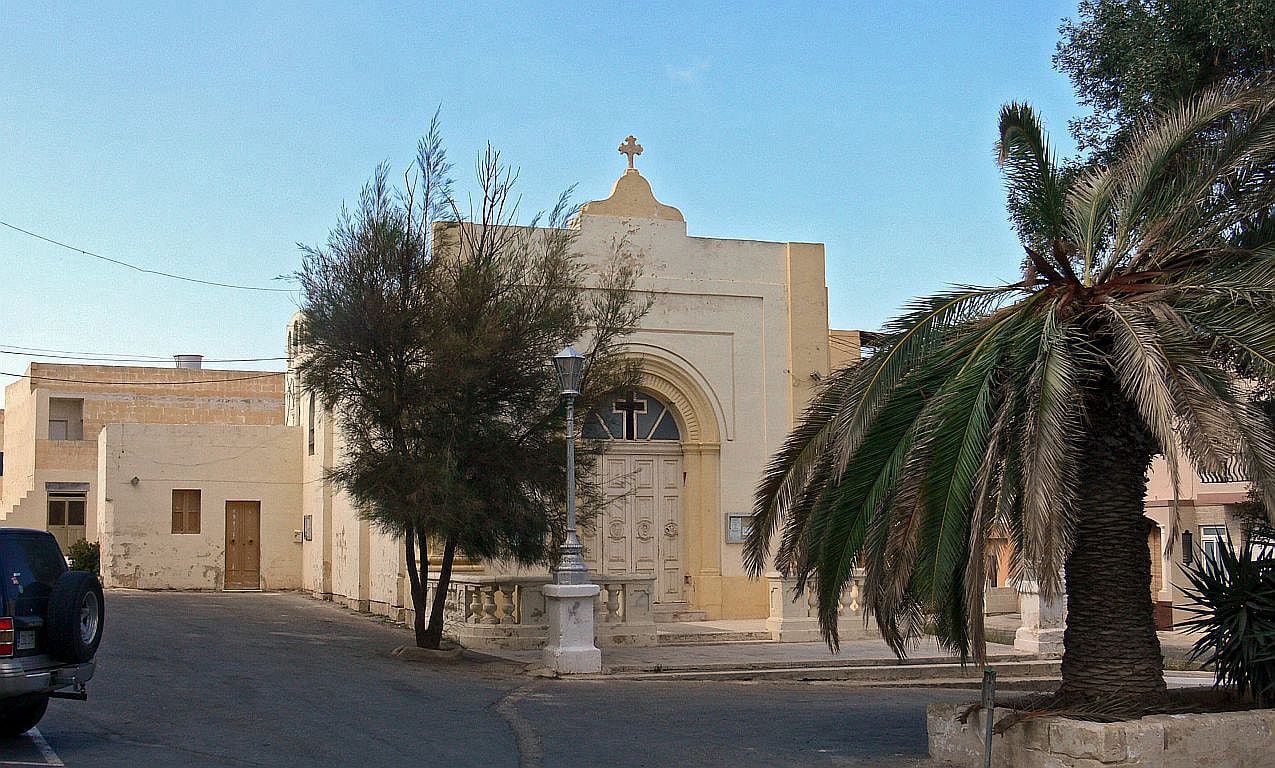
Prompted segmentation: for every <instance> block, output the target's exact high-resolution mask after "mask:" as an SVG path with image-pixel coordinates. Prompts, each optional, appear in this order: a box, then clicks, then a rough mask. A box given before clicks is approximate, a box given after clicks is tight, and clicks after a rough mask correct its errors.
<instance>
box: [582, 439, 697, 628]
mask: <svg viewBox="0 0 1275 768" xmlns="http://www.w3.org/2000/svg"><path fill="white" fill-rule="evenodd" d="M598 471H599V472H600V473H601V477H600V478H599V480H600V481H601V484H602V489H603V493H604V500H605V505H604V507H603V510H602V512H601V514H599V515H598V518H597V520H595V521H594V525H593V530H592V531H586V532H585V536H584V542H583V543H584V546H585V553H584V554H585V562H587V563H588V565H589V569H590V570H591V571H594V572H595V573H597V574H599V575H601V576H606V575H623V574H636V575H641V576H648V577H649V576H653V577H654V578H655V594H654V596H653V597H654V600H655V602H657V603H664V602H679V601H682V600H685V599H686V597H685V588H684V586H683V580H684V573H685V569H684V565H683V563H684V559H685V556H684V555H683V551H682V550H683V538H684V537H683V528H684V526H683V520H682V477H683V476H682V454H681V450H680V446H677V445H670V446H667V447H665V446H644V449H643V450H641V451H640V452H638V451H632V450H624V449H623V448H619V447H618V446H617V448H615V449H613V450H612V452H608V453H606V454H604V455H603V456H602V458H601V460H600V461H599V462H598Z"/></svg>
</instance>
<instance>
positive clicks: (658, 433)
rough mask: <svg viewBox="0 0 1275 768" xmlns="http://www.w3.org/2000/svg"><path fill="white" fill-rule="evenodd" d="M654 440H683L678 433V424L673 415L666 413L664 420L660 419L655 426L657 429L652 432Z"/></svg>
mask: <svg viewBox="0 0 1275 768" xmlns="http://www.w3.org/2000/svg"><path fill="white" fill-rule="evenodd" d="M651 439H652V440H681V439H682V436H681V434H679V433H678V431H677V422H676V421H674V420H673V414H672V413H670V412H668V411H667V410H666V411H664V418H662V419H660V421H659V423H658V424H656V425H655V429H654V430H652V431H651Z"/></svg>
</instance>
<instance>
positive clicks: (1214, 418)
mask: <svg viewBox="0 0 1275 768" xmlns="http://www.w3.org/2000/svg"><path fill="white" fill-rule="evenodd" d="M1273 110H1275V84H1272V82H1271V81H1257V82H1249V83H1245V84H1240V85H1233V86H1228V87H1225V88H1219V89H1214V90H1210V91H1207V92H1204V93H1202V94H1201V95H1199V96H1198V97H1197V98H1195V99H1193V100H1191V101H1190V102H1189V103H1186V104H1183V105H1181V106H1179V107H1178V108H1176V109H1174V110H1172V111H1171V112H1168V113H1166V114H1163V115H1161V116H1159V117H1158V119H1156V120H1154V121H1152V122H1149V123H1147V124H1146V125H1144V126H1143V128H1142V130H1141V131H1140V132H1139V134H1138V136H1137V137H1136V139H1135V140H1133V141H1131V142H1130V143H1129V144H1128V146H1127V148H1126V149H1125V150H1124V151H1123V152H1122V153H1121V155H1120V157H1119V158H1118V160H1117V161H1116V162H1115V163H1113V164H1111V165H1108V166H1102V167H1097V168H1093V169H1090V170H1087V171H1083V172H1080V173H1076V174H1068V173H1066V172H1064V170H1063V169H1062V167H1060V165H1059V164H1058V162H1057V161H1056V159H1055V157H1054V154H1053V152H1052V150H1051V149H1050V147H1049V145H1048V143H1047V141H1046V138H1045V135H1044V132H1043V130H1042V128H1041V125H1040V121H1039V120H1038V119H1037V117H1036V114H1035V112H1034V111H1033V110H1032V109H1031V108H1030V107H1029V106H1026V105H1023V104H1010V105H1008V106H1006V107H1005V108H1004V110H1003V111H1002V114H1001V120H1000V135H1001V138H1000V142H999V146H998V151H999V160H1000V163H1001V165H1002V168H1003V170H1004V173H1005V178H1006V184H1007V188H1008V198H1009V211H1010V214H1011V218H1012V220H1013V222H1014V225H1015V227H1016V229H1017V231H1018V234H1019V236H1020V239H1021V241H1022V244H1023V247H1024V249H1025V252H1026V259H1025V261H1024V264H1023V267H1024V274H1023V279H1022V280H1021V281H1019V282H1016V283H1013V284H1010V285H1002V286H994V287H962V288H957V289H954V290H951V291H948V292H946V293H942V294H939V295H936V296H931V297H928V298H923V299H920V300H918V301H916V302H915V303H914V304H913V305H912V306H911V307H910V309H909V311H908V312H907V313H906V314H904V315H903V316H901V317H899V318H898V319H896V320H894V321H892V322H890V323H889V324H888V325H887V326H886V328H885V329H884V332H883V335H882V342H881V346H880V347H879V348H878V349H877V350H876V352H875V354H873V355H872V356H871V357H868V358H867V359H865V360H864V361H862V362H861V363H859V364H858V365H856V366H853V367H849V368H846V369H844V370H841V371H839V372H836V373H834V374H833V375H832V376H830V377H829V378H828V380H827V381H826V384H825V386H824V387H823V388H822V390H821V391H820V392H819V393H818V394H817V395H816V396H815V398H814V399H813V402H812V403H811V404H810V406H809V407H808V410H807V411H806V412H805V414H804V415H803V417H802V418H801V419H800V420H799V422H798V424H797V426H796V427H795V428H794V431H793V432H792V434H791V435H790V436H789V438H788V440H787V441H786V442H785V444H784V445H783V446H782V448H781V449H780V450H779V451H778V452H777V454H776V455H775V456H774V457H773V458H772V460H771V463H770V465H769V466H768V469H767V472H766V474H765V477H764V478H763V480H762V482H761V484H760V486H759V488H758V491H757V497H756V505H755V513H756V523H755V525H754V526H753V528H752V532H751V535H750V537H749V540H748V542H747V547H746V550H745V556H746V562H747V565H748V567H749V569H750V572H751V573H753V574H754V575H758V574H760V573H761V572H762V571H763V570H764V569H765V567H766V564H767V562H768V561H770V560H771V558H772V557H773V561H774V564H775V567H776V568H777V569H778V570H779V571H780V572H782V573H786V574H789V575H795V576H796V577H797V578H798V581H799V584H800V585H801V587H802V588H803V589H804V588H811V589H814V590H815V591H816V593H817V597H818V605H819V612H820V621H821V625H822V628H823V632H824V634H825V636H826V638H827V639H828V641H829V643H830V644H831V645H833V646H834V647H835V646H836V644H837V623H836V622H837V615H836V611H837V605H838V597H839V595H840V593H841V591H842V589H843V588H844V587H845V585H846V583H847V581H848V580H849V579H850V578H851V575H852V573H853V571H854V569H856V568H863V569H864V571H865V579H866V581H865V593H866V594H865V603H866V606H867V608H868V610H869V611H870V612H871V614H872V615H873V616H874V617H875V620H876V622H877V625H878V626H879V627H880V629H881V632H882V634H883V635H884V637H885V639H886V640H887V641H888V642H889V643H890V645H891V647H892V648H893V649H894V651H895V652H896V653H898V654H899V655H902V654H903V653H904V652H905V650H906V647H907V645H908V644H909V641H911V640H913V639H914V638H916V637H918V636H919V635H920V634H921V633H922V632H923V631H926V630H930V631H933V632H934V633H936V634H937V635H938V637H939V638H940V639H941V640H942V641H943V642H945V643H947V644H948V645H949V646H951V647H952V648H954V649H956V650H957V651H959V652H961V653H962V654H963V655H971V656H973V658H974V659H975V660H978V661H981V660H982V659H983V658H984V657H983V653H984V650H983V649H984V642H983V562H984V550H985V547H986V542H987V539H988V537H989V535H990V534H991V533H992V532H993V531H996V530H999V531H1005V532H1008V534H1009V535H1010V536H1011V537H1012V539H1013V542H1014V544H1015V547H1014V551H1015V558H1016V559H1015V567H1016V568H1018V570H1019V573H1020V574H1021V575H1022V576H1023V577H1026V578H1031V579H1034V580H1035V581H1036V582H1038V583H1039V585H1040V588H1041V590H1042V592H1043V593H1044V595H1045V597H1047V598H1049V597H1053V596H1054V595H1057V594H1059V593H1060V592H1061V591H1062V590H1063V589H1064V584H1065V592H1066V597H1067V603H1068V616H1067V628H1066V633H1065V638H1064V642H1065V653H1064V657H1063V663H1062V677H1063V681H1062V685H1061V687H1060V689H1059V691H1058V693H1057V696H1056V697H1055V701H1056V702H1057V703H1058V705H1059V706H1064V707H1066V706H1075V705H1084V706H1091V705H1094V704H1095V703H1096V702H1101V701H1104V700H1105V701H1110V700H1113V699H1114V698H1115V696H1116V694H1120V698H1122V699H1124V700H1130V699H1135V700H1136V701H1138V702H1139V706H1143V707H1154V706H1157V705H1158V704H1159V703H1161V702H1162V701H1163V699H1164V696H1165V684H1164V679H1163V674H1162V671H1161V657H1160V647H1159V641H1158V639H1157V637H1156V634H1155V625H1154V622H1153V618H1152V608H1153V606H1152V601H1151V584H1150V579H1151V569H1150V556H1149V552H1148V550H1147V535H1146V531H1147V528H1146V524H1147V523H1146V518H1145V517H1144V516H1143V496H1144V492H1145V488H1146V474H1147V470H1148V468H1149V466H1150V463H1151V459H1152V456H1153V455H1154V454H1156V453H1164V454H1167V455H1168V458H1169V459H1170V461H1169V462H1168V465H1169V467H1170V468H1175V467H1176V466H1177V461H1176V460H1177V459H1178V457H1179V455H1180V454H1184V455H1185V457H1187V458H1189V459H1190V460H1191V461H1192V462H1194V464H1195V465H1196V466H1197V467H1199V468H1200V469H1202V470H1205V471H1210V470H1212V471H1217V470H1220V469H1221V468H1222V467H1223V466H1224V465H1225V464H1226V462H1227V461H1228V460H1229V459H1231V458H1232V457H1235V456H1238V457H1239V458H1240V459H1241V460H1242V462H1243V465H1244V466H1245V468H1246V469H1247V470H1248V472H1249V476H1250V477H1251V478H1253V479H1255V480H1262V481H1269V480H1271V479H1273V478H1275V437H1273V436H1272V430H1271V427H1270V425H1269V423H1268V422H1267V421H1266V420H1264V419H1262V418H1261V417H1260V414H1259V413H1258V412H1257V409H1256V408H1254V407H1253V406H1252V405H1251V404H1250V403H1249V402H1248V401H1247V399H1246V397H1245V395H1244V394H1243V390H1242V387H1241V386H1240V385H1239V383H1238V381H1237V377H1236V375H1235V373H1234V370H1235V368H1234V365H1235V361H1236V359H1237V357H1238V358H1239V359H1242V361H1243V363H1244V364H1245V365H1246V366H1247V367H1248V370H1251V371H1257V372H1258V373H1259V374H1260V375H1262V376H1275V323H1273V322H1272V318H1275V224H1273V223H1272V220H1271V213H1272V204H1273V203H1275V183H1273V176H1275V112H1273ZM1173 479H1174V482H1175V484H1176V481H1177V478H1176V476H1175V477H1174V478H1173ZM1264 487H1265V488H1267V489H1271V488H1275V483H1267V484H1266V485H1265V486H1264ZM1266 498H1267V502H1268V503H1267V508H1268V509H1270V508H1275V506H1272V505H1271V504H1270V501H1271V499H1272V497H1271V495H1270V494H1269V492H1268V493H1267V496H1266ZM776 538H777V541H773V544H774V546H773V548H772V540H774V539H776ZM1064 572H1065V577H1066V578H1065V581H1064V578H1063V575H1064Z"/></svg>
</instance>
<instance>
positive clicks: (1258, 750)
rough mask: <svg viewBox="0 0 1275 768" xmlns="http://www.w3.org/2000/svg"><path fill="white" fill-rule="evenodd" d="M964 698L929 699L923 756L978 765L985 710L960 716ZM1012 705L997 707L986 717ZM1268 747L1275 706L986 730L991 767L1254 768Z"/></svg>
mask: <svg viewBox="0 0 1275 768" xmlns="http://www.w3.org/2000/svg"><path fill="white" fill-rule="evenodd" d="M965 709H966V705H964V704H947V703H943V704H931V705H930V706H929V708H928V710H927V712H926V720H927V727H928V730H929V744H930V757H932V758H933V759H935V760H940V761H943V763H944V764H945V765H953V766H968V768H981V766H983V764H984V762H983V760H984V757H983V751H984V749H983V738H984V733H985V728H986V722H987V721H986V720H984V717H986V712H985V711H984V710H981V709H979V710H975V711H974V712H973V713H971V715H970V716H969V718H968V719H967V720H966V721H965V722H964V723H962V722H960V717H961V715H962V714H963V713H964V711H965ZM1010 713H1011V712H1010V710H1007V709H1002V708H997V709H996V710H995V712H994V713H993V721H997V720H1000V719H1001V718H1003V717H1006V716H1007V715H1009V714H1010ZM1272 754H1275V711H1272V710H1269V709H1257V710H1252V711H1248V712H1221V713H1216V714H1184V715H1152V716H1149V717H1144V718H1141V719H1140V720H1130V721H1126V722H1118V723H1092V722H1085V721H1081V720H1070V719H1068V718H1064V717H1040V718H1032V719H1028V720H1025V721H1023V722H1022V723H1019V724H1018V725H1015V726H1013V727H1012V728H1010V729H1009V730H1007V731H1006V732H1005V733H1004V734H1003V735H995V736H993V737H992V765H993V766H994V768H1099V767H1100V766H1108V767H1109V768H1135V767H1136V768H1195V767H1196V766H1206V765H1207V766H1210V768H1255V767H1256V766H1264V765H1270V764H1271V755H1272Z"/></svg>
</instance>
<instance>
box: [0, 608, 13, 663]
mask: <svg viewBox="0 0 1275 768" xmlns="http://www.w3.org/2000/svg"><path fill="white" fill-rule="evenodd" d="M15 641H16V640H15V637H14V634H13V619H12V618H10V617H8V616H5V617H3V618H0V656H12V655H13V644H14V642H15Z"/></svg>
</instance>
